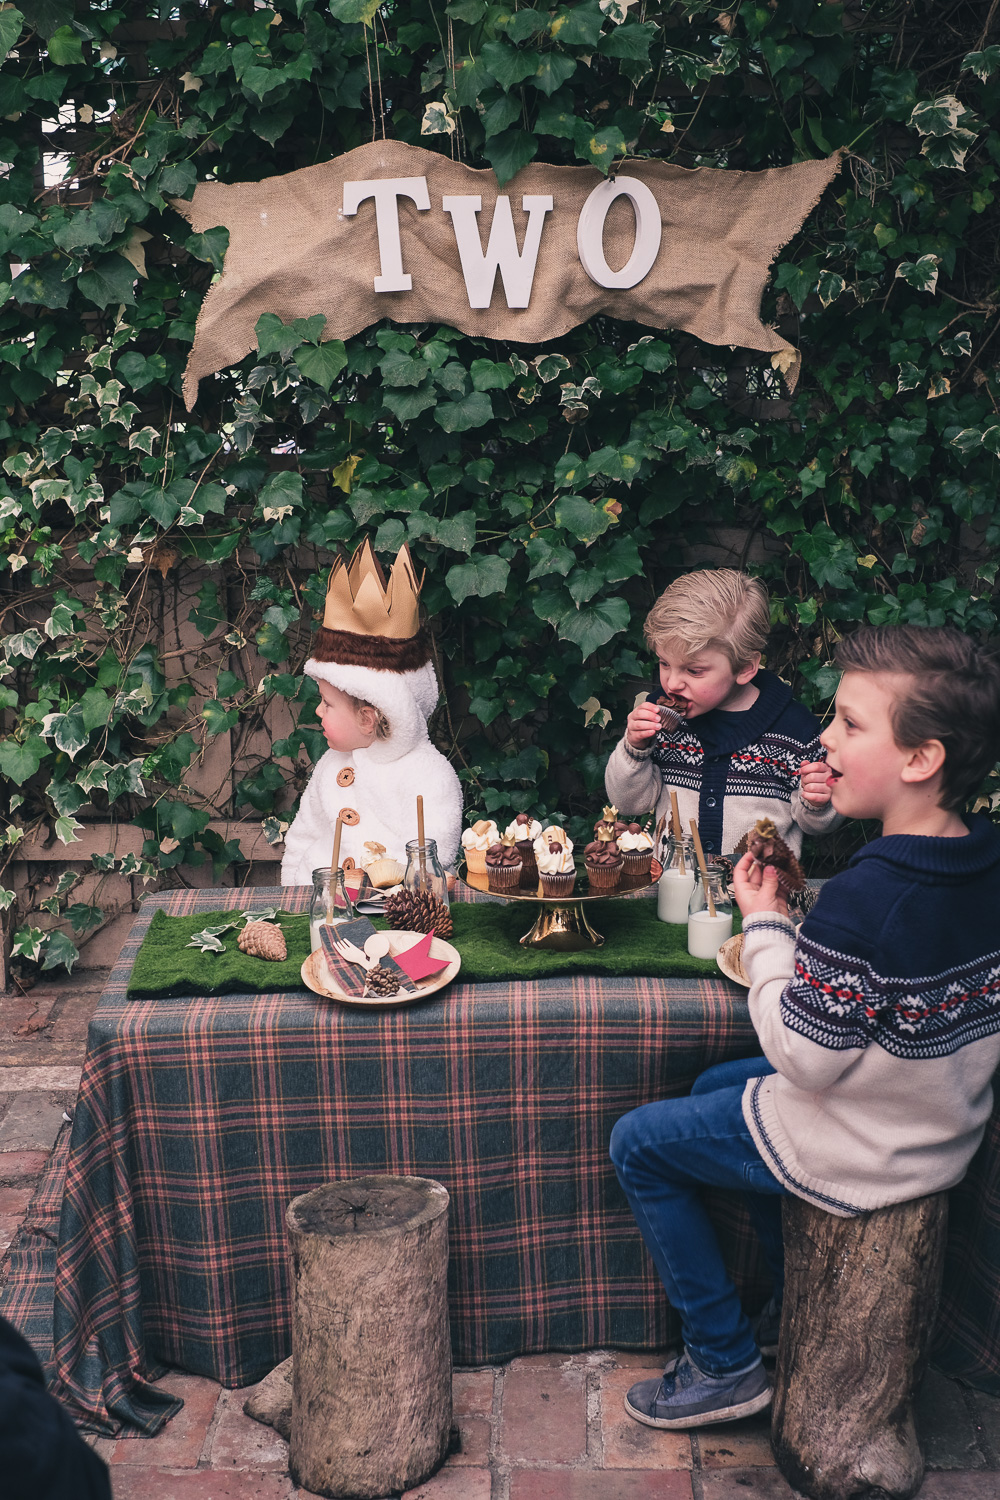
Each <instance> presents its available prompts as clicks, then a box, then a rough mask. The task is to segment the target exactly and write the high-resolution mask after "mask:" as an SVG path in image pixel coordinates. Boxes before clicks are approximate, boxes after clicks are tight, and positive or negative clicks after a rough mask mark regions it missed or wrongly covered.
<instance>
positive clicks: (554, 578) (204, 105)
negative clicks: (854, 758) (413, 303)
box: [0, 0, 1000, 971]
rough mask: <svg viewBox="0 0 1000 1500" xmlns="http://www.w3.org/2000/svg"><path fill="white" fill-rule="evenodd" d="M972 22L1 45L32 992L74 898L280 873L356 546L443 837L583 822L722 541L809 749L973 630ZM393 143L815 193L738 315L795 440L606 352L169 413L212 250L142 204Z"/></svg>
mask: <svg viewBox="0 0 1000 1500" xmlns="http://www.w3.org/2000/svg"><path fill="white" fill-rule="evenodd" d="M994 11H995V6H991V5H988V4H985V3H983V4H973V3H951V0H906V3H891V0H872V3H870V4H865V3H860V0H847V3H838V0H769V3H766V4H763V3H761V4H755V3H750V0H735V3H733V4H730V5H728V6H726V7H722V6H719V5H716V4H708V3H702V0H675V3H666V4H662V5H653V4H649V3H648V0H581V3H577V4H564V5H555V6H552V7H546V6H544V5H543V4H541V3H540V4H538V5H537V6H536V7H532V6H531V5H528V4H524V5H520V6H514V7H511V6H509V5H507V4H503V3H489V0H450V3H445V0H433V3H432V0H397V3H395V4H392V3H389V0H386V3H385V4H384V5H383V6H382V7H381V8H378V7H376V6H375V5H374V4H373V0H330V3H329V4H328V5H323V4H321V3H320V0H291V3H289V4H284V5H280V6H278V7H276V8H266V7H262V6H254V5H251V4H248V3H235V4H232V3H231V4H225V5H211V6H209V5H204V4H197V3H191V0H181V3H180V4H177V5H163V6H157V5H155V4H145V5H143V4H117V5H114V4H109V3H97V4H93V3H88V4H86V5H83V4H74V3H73V0H37V3H28V0H21V4H20V7H19V8H14V7H10V6H8V7H7V8H5V9H3V10H0V42H2V44H3V48H4V50H6V51H7V57H6V61H5V63H4V64H3V68H2V72H0V154H2V159H3V163H4V167H3V175H2V177H0V240H2V249H3V251H4V252H5V264H6V266H7V267H9V269H8V271H7V273H6V285H5V286H4V288H3V307H2V312H0V318H2V333H3V338H2V347H0V448H2V451H3V458H2V477H0V525H2V531H3V536H2V542H3V545H2V547H0V666H2V669H3V675H2V678H0V706H2V709H3V735H4V737H3V738H2V740H0V778H2V780H3V782H4V784H5V790H6V791H7V793H8V800H7V807H8V809H9V811H8V814H7V816H6V817H4V818H3V819H2V820H0V822H2V831H0V846H2V847H0V862H3V863H5V866H6V881H5V885H6V887H7V888H8V894H7V895H5V896H3V897H2V898H0V900H2V901H4V902H6V903H7V906H8V907H9V911H8V920H9V921H10V923H11V928H12V933H13V946H14V951H15V954H16V955H17V956H18V957H19V959H20V961H21V962H22V964H23V966H24V967H25V970H26V971H30V970H31V968H32V967H33V966H35V965H41V966H42V967H48V968H51V967H54V966H56V965H66V966H70V965H72V963H73V962H74V959H75V957H76V954H77V949H78V948H79V946H80V944H81V941H83V940H85V939H86V937H87V936H88V934H92V933H93V932H95V931H97V930H99V929H100V927H101V925H102V923H103V922H104V921H105V920H106V917H107V915H108V911H109V908H108V906H107V905H106V904H105V903H103V901H102V895H101V880H102V878H104V877H110V876H111V875H112V874H113V875H114V876H115V877H116V878H117V879H119V880H120V878H121V877H122V876H128V877H130V878H132V879H133V880H137V881H138V882H139V883H140V885H141V883H142V882H143V881H145V882H146V883H147V884H148V885H150V886H153V885H155V884H156V883H157V882H159V883H161V884H163V883H166V884H170V883H177V882H178V881H183V880H190V879H195V878H197V879H201V880H204V879H206V878H209V876H208V873H207V872H208V871H209V870H211V871H212V874H213V876H214V877H215V878H218V879H226V880H230V881H231V880H233V879H239V878H240V870H241V868H242V865H241V859H242V856H241V854H240V845H239V843H238V842H237V841H236V840H234V839H231V838H227V836H226V830H227V826H228V825H229V824H230V823H231V822H232V820H234V819H236V820H243V821H246V820H257V821H259V822H260V823H261V825H262V830H263V836H264V837H266V838H267V839H269V840H271V841H272V842H275V841H277V840H279V839H280V836H281V832H282V828H283V826H284V824H285V823H286V822H287V819H288V817H289V815H290V812H291V810H292V808H293V806H294V799H295V798H296V797H297V795H298V793H299V792H300V791H301V788H302V786H303V785H304V783H305V780H306V778H307V775H308V771H309V767H310V765H311V763H312V759H313V758H314V757H316V756H318V755H319V753H320V751H321V749H322V742H321V739H320V736H319V733H318V729H317V728H316V725H315V720H314V718H313V716H312V707H313V699H314V694H313V688H312V685H311V684H310V683H308V682H304V681H303V679H302V678H301V677H300V676H299V671H300V668H301V665H302V662H303V660H304V659H305V657H306V655H307V653H308V646H309V638H310V633H311V630H312V629H313V615H314V611H315V610H316V609H317V607H318V606H319V604H320V601H321V596H322V592H323V585H324V573H325V570H326V569H327V568H328V566H329V563H330V560H331V557H332V554H333V551H334V549H336V548H337V547H338V546H345V547H353V546H354V545H355V544H356V543H357V542H358V541H359V540H360V539H361V537H362V536H364V535H365V534H369V535H372V536H373V538H374V541H375V546H376V548H377V549H379V550H380V551H382V552H384V553H385V554H387V555H388V554H389V553H392V552H393V551H395V549H396V548H397V547H398V546H399V545H400V543H401V542H403V541H404V540H407V541H409V543H410V546H411V548H412V550H413V552H414V555H415V557H416V558H417V560H418V563H419V564H420V565H422V566H425V567H426V569H427V582H426V587H425V591H424V598H425V601H426V605H427V608H428V611H429V612H430V615H431V617H432V621H433V627H434V632H435V643H436V650H437V654H438V664H439V667H440V672H441V676H442V680H443V682H444V684H445V687H446V692H447V706H446V707H443V708H442V709H441V710H440V711H439V713H438V715H437V717H436V719H435V722H434V732H435V735H436V738H437V741H438V743H439V744H440V745H441V747H442V749H444V750H445V751H446V753H448V754H450V755H451V756H452V757H453V759H454V761H455V764H456V766H457V767H458V769H459V772H460V775H461V776H462V778H463V780H464V781H465V783H466V790H467V800H468V805H469V807H470V809H474V810H476V811H477V812H478V811H483V810H485V811H489V812H491V813H496V814H499V815H502V814H504V813H506V812H507V811H509V810H512V809H519V808H521V807H524V806H529V807H531V808H533V809H534V810H536V811H539V812H543V813H555V812H557V811H558V812H559V813H561V814H563V815H564V816H565V815H569V816H570V817H571V818H576V819H578V820H579V824H578V827H582V826H583V824H584V823H585V821H586V820H587V819H588V818H590V819H592V817H593V811H594V808H595V807H596V806H597V805H598V804H599V802H600V800H601V792H602V771H603V765H604V761H605V759H606V757H607V754H608V751H609V748H610V745H611V744H612V743H613V741H614V739H615V737H616V736H617V734H618V733H619V732H620V730H621V727H622V723H623V720H624V716H625V714H626V712H627V711H628V709H629V707H630V706H631V703H632V700H633V697H634V694H635V692H636V689H637V687H638V686H639V685H640V684H641V682H642V681H643V679H644V678H645V677H646V675H647V673H648V670H649V663H648V659H647V658H646V656H645V653H644V649H643V645H642V637H641V624H642V620H643V617H644V614H645V612H646V610H647V609H648V607H649V605H650V603H651V601H652V599H653V598H654V596H655V594H656V593H657V592H658V591H659V590H660V589H661V588H662V587H663V586H664V585H665V584H666V583H667V582H669V580H670V579H671V578H672V577H674V576H676V574H677V573H678V572H679V571H680V570H682V569H683V568H684V567H685V566H687V565H689V564H690V562H691V560H692V559H697V558H699V557H708V556H718V555H722V554H719V553H711V552H708V551H705V550H699V549H704V547H705V544H708V543H711V542H713V540H715V541H717V540H718V538H719V537H720V536H721V537H722V538H723V539H724V540H727V541H728V544H729V545H730V546H731V547H732V548H734V549H735V551H734V552H733V554H732V555H733V559H734V560H736V561H739V560H740V558H741V557H742V558H747V559H749V560H750V561H751V563H752V564H753V565H754V566H755V567H756V568H758V570H759V571H760V572H761V573H762V574H763V576H764V577H765V578H766V580H767V582H768V584H769V586H770V588H771V590H772V597H773V616H774V625H775V632H774V641H773V650H772V652H771V655H770V663H771V665H773V666H774V667H776V668H777V669H778V670H779V671H781V672H782V673H784V674H785V675H786V676H788V677H789V678H790V680H793V681H794V684H795V687H796V689H797V691H798V692H799V693H800V695H801V696H802V697H804V698H805V699H806V700H807V701H809V702H811V703H813V704H814V705H816V706H817V708H819V709H822V708H823V706H824V705H825V704H826V703H827V701H828V700H829V697H830V694H831V692H832V690H833V687H834V685H835V675H834V673H833V671H832V669H831V667H830V664H829V662H830V655H831V648H832V645H833V643H834V641H835V640H836V637H837V635H838V633H840V632H842V631H844V630H846V629H850V628H851V627H852V626H853V624H854V623H855V622H857V621H860V620H869V621H873V622H892V621H899V620H908V621H915V622H918V623H939V622H944V621H951V622H955V623H956V624H958V625H960V626H962V627H963V628H965V629H968V630H971V631H974V632H977V633H989V632H990V631H992V630H993V628H994V623H995V612H994V603H993V599H994V581H995V574H996V569H997V563H996V560H995V558H996V543H997V540H998V537H1000V507H998V498H997V477H998V464H997V454H998V451H1000V415H998V407H997V398H998V381H997V358H998V354H1000V338H998V337H997V332H998V329H1000V306H998V303H1000V293H998V268H997V259H996V245H997V242H998V238H1000V234H998V230H1000V215H998V211H997V205H996V201H995V192H996V178H997V168H998V162H1000V133H998V131H997V129H996V120H997V102H998V93H1000V36H998V35H997V26H996V23H995V22H994V30H993V32H991V31H990V30H989V26H990V23H991V21H992V19H993V16H994ZM383 134H384V135H385V136H387V137H393V138H397V139H402V140H406V141H410V142H413V143H419V144H422V145H425V146H430V147H431V148H433V149H440V150H441V151H442V152H445V153H448V154H451V155H454V156H456V157H457V158H459V159H460V160H462V161H464V162H467V163H469V164H471V165H473V166H492V167H493V168H494V169H495V170H496V173H497V175H498V177H499V178H500V180H501V181H502V182H506V181H507V180H508V179H509V178H510V177H511V176H512V175H513V173H514V172H516V170H517V169H518V168H519V167H520V166H522V165H524V164H525V163H526V162H528V161H531V160H533V159H535V160H539V161H547V162H552V163H573V162H585V163H592V164H594V165H596V166H597V167H598V168H599V169H600V170H601V171H602V172H607V171H609V170H610V169H611V168H612V166H613V164H614V163H616V162H619V163H620V161H621V159H622V158H623V157H625V156H656V157H658V158H661V159H664V160H670V161H673V162H677V163H679V164H681V165H684V166H687V167H698V166H699V165H711V166H721V167H728V168H734V169H741V170H748V169H749V170H755V169H758V168H762V167H766V166H774V165H785V164H788V163H791V162H794V161H799V160H802V159H804V158H808V157H812V156H819V155H826V154H828V153H829V152H830V151H832V150H834V149H835V148H843V150H844V152H845V160H844V169H843V171H842V173H841V175H840V176H839V177H838V178H836V179H835V181H834V184H833V186H832V188H831V189H830V190H829V191H828V193H827V194H826V195H825V197H824V199H823V201H822V202H821V204H820V206H819V208H818V209H817V210H816V211H815V212H814V213H813V214H812V215H811V216H810V218H809V219H808V221H807V223H806V226H805V228H804V230H803V232H802V233H801V234H800V235H799V236H797V238H796V239H795V240H794V241H793V242H792V243H791V244H790V245H789V246H787V247H786V249H785V251H784V252H783V253H782V255H781V257H780V260H779V263H778V264H777V266H776V267H775V272H774V278H773V286H772V288H771V289H770V290H769V292H768V294H767V297H766V299H765V307H764V316H765V318H766V319H767V320H770V321H774V322H776V323H777V324H778V326H779V327H780V329H781V331H782V332H783V333H784V334H786V335H787V336H788V337H789V338H790V339H791V340H792V341H793V342H794V343H796V344H797V345H798V346H799V347H800V348H801V349H802V352H803V359H804V368H803V375H802V379H801V382H800V384H799V387H798V390H797V391H796V393H795V396H794V398H790V397H789V395H788V392H787V391H786V389H785V388H784V385H783V383H782V379H781V374H780V370H779V369H775V368H773V367H772V362H771V361H770V359H768V358H767V357H766V356H759V355H756V354H752V353H747V352H745V351H741V350H731V349H728V348H716V347H711V346H707V345H703V344H700V343H698V342H697V341H696V340H695V339H693V338H691V337H689V336H687V335H682V334H674V333H667V334H664V333H655V334H651V333H650V331H649V330H647V329H644V328H641V327H639V326H635V325H626V324H621V323H615V322H613V321H611V320H608V319H598V320H595V321H594V322H592V323H590V324H588V325H586V326H585V327H582V328H579V329H577V330H576V331H574V332H573V333H572V334H570V335H569V336H567V337H566V338H563V339H560V340H558V341H556V342H553V343H550V344H547V345H546V346H544V347H539V348H531V347H524V346H518V347H511V346H509V345H501V344H496V343H491V342H488V341H484V340H476V339H470V338H466V337H464V336H462V335H459V334H457V333H456V332H454V331H453V330H450V329H448V328H444V327H438V326H420V327H395V326H390V325H388V324H384V325H381V326H378V327H375V328H372V329H370V330H369V331H368V332H366V333H364V334H362V335H360V336H358V337H357V338H355V339H353V340H351V341H349V342H348V343H347V344H346V345H344V344H341V343H339V342H337V341H328V342H323V339H322V334H323V325H322V319H321V318H310V319H306V320H301V321H299V322H296V323H292V324H290V325H288V326H286V325H284V324H283V323H282V321H281V319H280V318H279V317H277V316H267V317H265V318H263V319H261V322H260V324H259V326H258V335H259V353H258V354H257V355H255V356H252V357H250V358H248V359H246V360H245V361H244V362H243V364H242V365H240V366H238V367H235V368H233V369H231V370H228V371H225V372H223V373H222V374H220V375H219V376H218V377H216V378H215V379H214V380H206V381H203V382H202V386H201V395H200V398H199V402H198V406H197V408H196V409H195V411H194V412H193V413H192V414H191V415H188V414H186V413H185V411H184V408H183V404H182V402H181V399H180V394H179V393H180V378H181V372H182V369H183V366H184V362H185V359H186V356H187V353H188V350H189V347H190V344H191V340H192V337H193V332H194V325H195V319H196V317H197V314H198V309H199V306H200V304H201V300H202V297H203V295H204V293H205V291H206V289H207V287H208V286H209V285H210V283H211V281H212V278H213V277H214V276H216V275H217V274H218V272H219V271H220V268H221V266H222V264H223V261H224V256H225V250H226V232H225V231H224V230H214V231H213V230H209V231H208V232H207V233H205V234H195V235H192V234H191V233H190V232H189V226H187V225H186V223H185V221H184V220H183V218H182V217H181V216H180V215H179V214H178V213H177V212H176V211H175V210H174V209H173V208H172V207H171V200H173V199H177V198H184V197H189V196H190V194H191V193H192V191H193V189H194V187H195V184H196V183H197V182H198V181H201V180H207V179H215V180H218V181H222V182H244V181H248V180H254V179H257V178H259V177H262V176H269V175H272V174H276V173H282V172H287V171H291V170H293V169H294V168H298V167H303V166H308V165H310V164H311V163H314V162H319V161H324V160H327V159H328V158H330V157H333V156H337V155H340V154H342V153H343V152H345V151H347V150H349V149H351V148H352V147H354V146H357V145H359V144H361V143H363V142H365V141H368V140H371V139H372V138H373V137H374V138H378V137H380V136H382V135H383ZM335 275H336V268H335V267H331V276H335ZM178 601H184V605H183V609H181V610H180V613H178V608H179V605H178ZM170 610H173V611H174V614H175V616H176V618H175V620H174V626H175V627H176V630H178V631H179V632H180V634H179V635H178V636H177V640H179V642H180V644H177V645H175V646H174V647H172V648H171V647H170V646H169V644H168V636H169V632H167V631H166V630H165V624H164V620H165V615H166V614H169V612H170ZM220 747H221V753H220ZM213 766H214V767H215V771H219V768H220V766H221V772H220V774H215V772H213V774H211V775H210V774H208V769H207V768H211V767H213ZM114 824H117V825H120V826H122V827H127V828H130V829H131V830H133V833H132V843H131V844H130V846H129V848H128V850H127V851H126V852H125V853H122V852H121V849H122V846H121V843H120V841H118V842H116V841H115V838H114V837H112V836H111V834H110V833H109V837H108V839H107V841H106V844H105V848H106V852H102V851H101V850H98V851H97V852H95V853H93V854H92V856H91V857H90V865H91V866H92V867H93V868H92V869H91V871H90V873H89V874H88V875H87V876H86V878H81V869H82V866H80V865H77V866H76V867H73V868H70V869H68V870H67V871H66V872H64V873H63V874H62V875H60V876H59V878H58V879H57V880H55V881H54V882H53V883H51V884H50V885H48V886H46V885H44V884H40V883H39V879H38V877H37V874H36V877H34V878H32V879H31V880H29V881H27V882H25V881H23V880H22V881H21V885H20V888H19V890H18V893H17V896H16V898H15V896H13V895H12V894H10V892H11V891H13V889H14V887H15V886H16V885H17V884H18V883H17V882H16V881H14V880H13V879H12V871H13V869H14V867H15V864H14V862H15V859H16V857H17V855H18V852H19V849H20V850H23V847H26V844H25V841H28V843H30V844H31V845H32V847H34V848H38V849H42V850H44V851H47V857H48V858H49V859H51V860H53V861H59V860H60V858H65V857H67V855H68V854H71V853H72V846H73V844H74V842H80V841H81V840H82V839H83V838H84V837H85V836H89V837H91V839H93V837H94V836H95V835H94V828H93V827H91V826H89V825H96V826H97V828H98V830H99V832H100V830H104V829H108V830H110V829H111V827H112V825H114ZM571 826H572V825H571ZM136 828H138V830H140V832H139V833H138V835H136V834H135V832H134V830H135V829H136ZM99 841H100V840H99V839H98V842H99ZM199 867H200V873H199ZM55 868H58V865H56V866H55ZM28 869H29V872H30V869H31V867H30V866H29V867H28ZM0 878H2V874H0Z"/></svg>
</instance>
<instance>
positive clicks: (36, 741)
mask: <svg viewBox="0 0 1000 1500" xmlns="http://www.w3.org/2000/svg"><path fill="white" fill-rule="evenodd" d="M47 754H48V749H47V747H46V744H45V741H44V740H43V739H42V738H41V736H40V735H37V734H29V735H28V736H27V738H26V739H25V740H24V741H19V740H15V739H13V738H11V739H6V740H0V772H2V773H3V775H4V776H6V778H7V780H8V781H12V782H13V783H14V785H15V786H23V785H24V783H25V782H26V781H27V780H28V778H29V777H30V776H34V774H35V772H36V771H37V770H38V767H39V766H40V765H41V763H42V761H43V760H44V759H45V757H46V755H47Z"/></svg>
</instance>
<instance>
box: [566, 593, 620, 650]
mask: <svg viewBox="0 0 1000 1500" xmlns="http://www.w3.org/2000/svg"><path fill="white" fill-rule="evenodd" d="M628 623H629V607H628V604H627V603H626V601H625V600H624V599H598V600H596V601H591V603H589V604H588V605H587V606H586V608H585V609H580V610H570V611H569V612H568V613H567V614H565V615H563V617H562V619H561V620H560V622H559V639H560V640H563V641H572V642H573V644H574V645H575V646H579V648H580V654H581V655H582V657H583V659H584V661H586V660H587V659H588V657H591V656H593V654H594V652H595V651H599V650H600V648H601V647H602V646H606V645H607V643H608V641H610V640H611V639H612V637H613V636H616V635H618V634H620V632H621V631H623V630H626V629H627V628H628Z"/></svg>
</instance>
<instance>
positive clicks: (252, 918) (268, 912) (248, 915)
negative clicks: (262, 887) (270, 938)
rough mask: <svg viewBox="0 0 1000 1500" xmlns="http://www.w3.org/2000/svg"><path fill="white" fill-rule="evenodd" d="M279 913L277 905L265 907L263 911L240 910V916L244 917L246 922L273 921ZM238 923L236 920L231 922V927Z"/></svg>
mask: <svg viewBox="0 0 1000 1500" xmlns="http://www.w3.org/2000/svg"><path fill="white" fill-rule="evenodd" d="M277 915H278V908H277V907H276V906H268V907H265V909H264V910H263V911H241V912H240V916H241V917H242V919H243V921H244V922H273V921H274V919H275V917H276V916H277ZM236 925H237V924H236V923H235V922H231V923H230V926H231V927H235V926H236Z"/></svg>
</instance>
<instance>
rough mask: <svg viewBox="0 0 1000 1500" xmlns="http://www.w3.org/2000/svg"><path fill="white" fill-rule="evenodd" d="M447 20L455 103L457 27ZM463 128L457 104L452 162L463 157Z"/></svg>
mask: <svg viewBox="0 0 1000 1500" xmlns="http://www.w3.org/2000/svg"><path fill="white" fill-rule="evenodd" d="M447 19H448V59H447V61H448V76H449V78H450V79H451V97H452V101H454V99H455V27H454V23H453V22H452V19H451V16H448V18H447ZM461 128H462V126H461V123H460V116H459V113H458V106H457V104H456V105H455V129H454V130H453V131H452V132H451V159H452V161H458V160H459V159H460V157H461V155H462V152H461V148H460V143H459V139H458V136H459V132H460V130H461Z"/></svg>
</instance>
